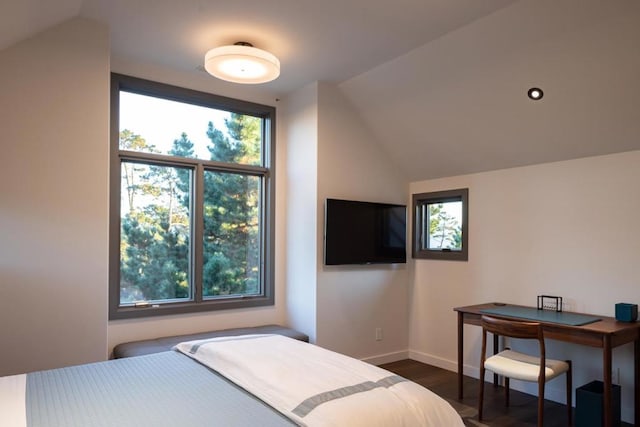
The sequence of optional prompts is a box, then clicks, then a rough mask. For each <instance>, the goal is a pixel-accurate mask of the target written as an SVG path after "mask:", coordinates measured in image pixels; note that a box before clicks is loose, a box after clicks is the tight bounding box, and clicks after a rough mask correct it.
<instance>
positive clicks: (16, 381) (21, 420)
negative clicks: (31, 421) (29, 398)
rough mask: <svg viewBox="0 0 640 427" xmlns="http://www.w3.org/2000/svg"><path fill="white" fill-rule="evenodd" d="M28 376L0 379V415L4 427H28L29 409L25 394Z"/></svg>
mask: <svg viewBox="0 0 640 427" xmlns="http://www.w3.org/2000/svg"><path fill="white" fill-rule="evenodd" d="M26 389H27V376H26V375H25V374H21V375H12V376H9V377H0V414H2V427H26V426H27V409H26V406H25V403H24V402H25V393H26Z"/></svg>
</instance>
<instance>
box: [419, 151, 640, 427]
mask: <svg viewBox="0 0 640 427" xmlns="http://www.w3.org/2000/svg"><path fill="white" fill-rule="evenodd" d="M638 182H640V151H634V152H628V153H622V154H614V155H608V156H600V157H591V158H584V159H579V160H571V161H565V162H557V163H547V164H542V165H537V166H528V167H521V168H514V169H506V170H499V171H493V172H486V173H479V174H473V175H465V176H457V177H451V178H444V179H438V180H431V181H422V182H415V183H412V184H411V185H410V189H411V193H418V192H426V191H435V190H444V189H452V188H460V187H468V188H469V261H468V262H455V261H433V260H418V261H416V262H415V280H414V283H413V286H412V288H413V289H412V294H411V298H410V307H411V320H410V348H411V357H412V358H415V359H417V360H422V361H425V362H427V363H431V364H434V365H437V366H441V367H444V368H447V369H450V370H456V369H457V367H456V365H455V361H456V351H457V344H456V342H457V341H456V336H457V335H456V315H455V313H454V312H453V310H452V308H453V307H457V306H464V305H470V304H477V303H481V302H490V301H503V302H508V303H514V304H523V305H535V304H536V296H537V295H541V294H549V295H559V296H562V297H563V298H564V301H565V302H566V303H567V307H566V309H568V310H571V311H578V312H585V313H593V314H599V315H605V316H614V305H615V303H617V302H631V303H638V302H640V288H639V287H638V277H640V264H639V263H638V254H640V227H639V226H638V221H637V216H638V212H640V192H638ZM479 340H480V330H479V328H477V327H473V326H468V327H465V354H464V363H465V372H466V373H467V374H469V375H473V376H475V377H477V376H478V361H479V354H480V353H479V352H480V347H479V345H480V344H479ZM548 351H549V357H554V358H569V359H572V360H573V363H574V385H575V386H576V387H579V386H580V385H583V384H585V383H587V382H589V381H591V380H593V379H601V378H602V373H601V372H602V368H601V367H602V359H601V352H600V351H598V350H597V349H591V348H584V347H580V346H576V345H569V344H561V343H553V344H552V345H550V346H549V348H548ZM632 360H633V349H632V348H631V345H627V346H624V347H621V348H618V349H616V350H615V351H614V369H613V372H614V379H615V378H616V376H617V375H616V374H617V369H618V368H620V371H621V372H622V374H621V378H620V381H621V385H622V393H623V407H624V411H623V417H624V418H625V419H627V420H629V419H631V414H632V408H633V405H632V402H631V392H632V391H633V378H632V376H631V375H630V373H631V372H632ZM625 373H626V375H625ZM558 381H559V382H558V383H557V384H556V383H554V382H552V383H550V384H549V386H548V388H547V390H548V392H549V393H548V395H549V397H550V398H556V399H558V400H561V401H562V400H563V398H562V396H563V393H564V388H563V387H564V386H563V381H562V380H558ZM528 390H529V391H530V392H531V393H533V394H535V391H534V390H533V389H530V388H529V389H528Z"/></svg>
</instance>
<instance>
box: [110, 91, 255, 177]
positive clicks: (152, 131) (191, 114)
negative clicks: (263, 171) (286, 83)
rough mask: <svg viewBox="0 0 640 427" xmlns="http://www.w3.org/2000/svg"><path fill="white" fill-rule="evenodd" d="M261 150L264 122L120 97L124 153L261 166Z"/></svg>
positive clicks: (183, 105) (165, 102)
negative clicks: (138, 152) (137, 152)
mask: <svg viewBox="0 0 640 427" xmlns="http://www.w3.org/2000/svg"><path fill="white" fill-rule="evenodd" d="M141 112H144V114H141ZM261 147H262V119H261V118H259V117H253V116H248V115H244V114H236V113H230V112H228V111H222V110H217V109H215V108H209V107H201V106H198V105H193V104H187V103H184V102H177V101H170V100H167V99H162V98H156V97H151V96H146V95H139V94H136V93H131V92H125V91H121V92H120V149H121V150H129V151H140V152H146V153H155V154H168V155H172V156H180V157H191V158H198V159H203V160H215V161H220V162H228V163H240V164H246V165H254V166H258V165H262V152H261Z"/></svg>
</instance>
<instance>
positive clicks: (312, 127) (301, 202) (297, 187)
mask: <svg viewBox="0 0 640 427" xmlns="http://www.w3.org/2000/svg"><path fill="white" fill-rule="evenodd" d="M284 110H285V113H284V114H283V115H284V116H285V117H286V119H285V123H284V127H285V130H284V135H283V136H284V139H285V141H286V142H285V143H286V146H287V150H286V161H285V162H283V163H284V165H285V167H286V171H287V174H286V178H285V179H286V199H287V209H286V219H285V221H286V224H287V226H286V242H287V245H286V246H287V252H286V261H285V262H286V272H287V273H286V282H287V297H286V299H287V316H288V323H289V324H290V325H291V326H292V327H293V328H294V329H297V330H299V331H302V332H304V333H306V334H307V335H309V339H310V341H311V342H316V335H317V331H316V327H317V325H316V311H317V307H316V302H317V301H316V293H317V291H316V285H317V277H316V254H317V245H316V228H315V227H316V224H317V221H318V219H317V211H316V201H317V194H318V190H317V186H318V184H317V183H318V178H317V171H318V166H317V164H318V85H317V83H313V84H310V85H308V86H305V87H304V88H301V89H299V90H297V91H296V92H295V93H293V94H291V95H289V96H288V97H287V98H286V99H285V100H284Z"/></svg>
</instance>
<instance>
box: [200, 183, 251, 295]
mask: <svg viewBox="0 0 640 427" xmlns="http://www.w3.org/2000/svg"><path fill="white" fill-rule="evenodd" d="M204 180H205V183H204V239H203V264H204V265H203V279H202V280H203V295H204V297H205V298H207V297H209V298H211V297H220V296H226V295H259V294H260V292H261V284H260V261H261V260H260V232H259V229H260V197H261V196H260V195H261V178H260V177H256V176H249V175H241V174H234V173H226V172H211V171H205V175H204Z"/></svg>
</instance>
